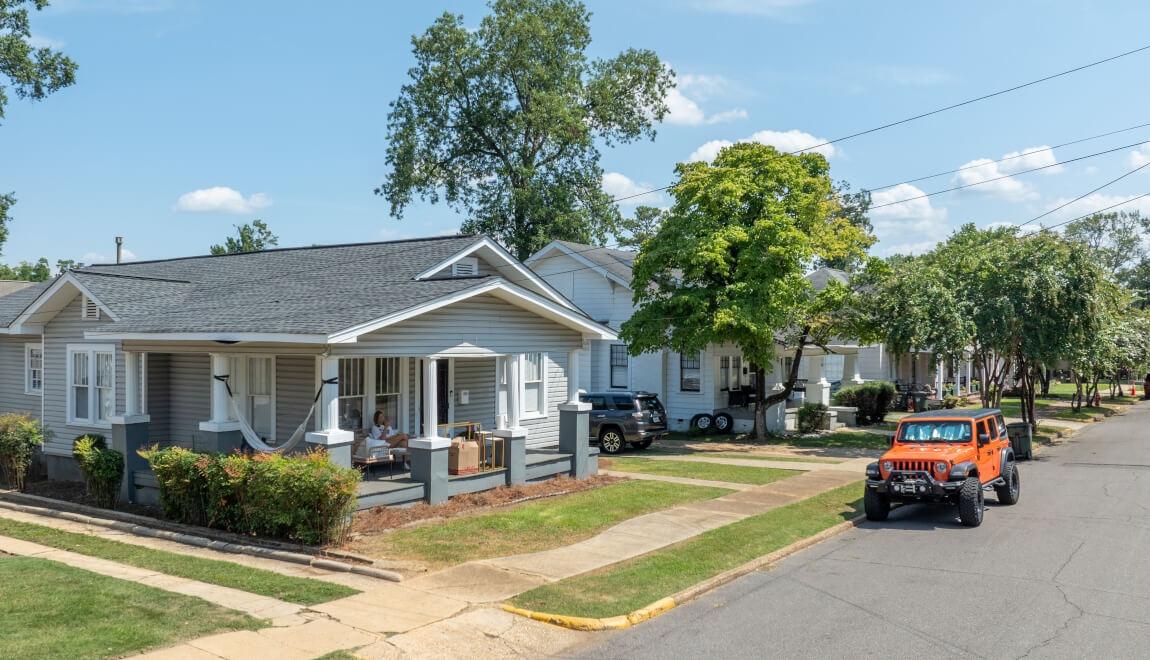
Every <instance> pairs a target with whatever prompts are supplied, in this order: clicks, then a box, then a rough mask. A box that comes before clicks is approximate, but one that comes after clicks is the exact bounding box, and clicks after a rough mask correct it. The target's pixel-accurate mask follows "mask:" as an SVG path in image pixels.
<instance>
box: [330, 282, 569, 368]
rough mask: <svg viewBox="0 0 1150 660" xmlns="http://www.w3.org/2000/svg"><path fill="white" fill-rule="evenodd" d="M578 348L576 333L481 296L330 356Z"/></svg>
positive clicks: (343, 346)
mask: <svg viewBox="0 0 1150 660" xmlns="http://www.w3.org/2000/svg"><path fill="white" fill-rule="evenodd" d="M581 345H582V337H581V336H580V335H579V333H577V332H574V331H572V330H569V329H567V328H565V327H563V326H561V325H559V324H558V323H555V322H554V321H551V320H548V319H546V318H543V317H541V316H538V315H536V314H533V313H532V312H529V311H527V310H524V309H522V308H520V307H516V306H515V305H512V304H510V303H508V302H505V301H503V300H500V299H499V298H496V297H495V296H491V295H483V296H476V297H474V298H470V299H468V300H464V301H461V302H458V303H455V304H453V305H449V306H447V307H444V308H441V309H437V310H435V311H433V312H428V313H427V314H423V315H421V316H418V317H416V318H413V319H410V320H407V321H403V322H401V323H397V324H396V325H393V326H390V327H387V328H384V329H382V330H379V331H376V332H372V333H367V334H365V335H363V336H361V337H359V339H358V340H357V341H356V342H355V343H352V344H337V345H334V346H332V354H334V355H380V356H426V355H451V356H459V357H463V356H475V357H483V356H494V355H497V354H501V353H525V352H530V351H569V350H572V349H576V348H579V347H580V346H581Z"/></svg>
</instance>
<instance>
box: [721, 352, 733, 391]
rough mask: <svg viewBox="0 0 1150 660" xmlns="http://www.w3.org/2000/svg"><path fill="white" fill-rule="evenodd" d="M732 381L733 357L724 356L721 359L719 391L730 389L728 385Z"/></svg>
mask: <svg viewBox="0 0 1150 660" xmlns="http://www.w3.org/2000/svg"><path fill="white" fill-rule="evenodd" d="M730 379H731V357H730V356H729V355H723V356H721V357H720V358H719V389H721V390H725V389H728V386H727V383H728V382H729V381H730Z"/></svg>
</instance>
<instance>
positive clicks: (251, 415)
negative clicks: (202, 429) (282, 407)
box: [229, 353, 279, 444]
mask: <svg viewBox="0 0 1150 660" xmlns="http://www.w3.org/2000/svg"><path fill="white" fill-rule="evenodd" d="M229 357H231V358H232V360H231V372H232V374H231V375H232V393H233V394H234V395H235V397H236V400H237V401H239V402H240V405H242V406H243V411H244V416H245V417H246V418H247V420H248V423H249V424H251V423H252V422H253V421H254V420H255V410H254V406H253V404H252V396H254V395H253V394H252V393H251V387H250V386H249V385H250V383H251V381H250V377H249V373H248V372H249V369H248V361H249V360H252V359H258V360H267V361H268V362H269V363H270V367H271V370H270V373H269V374H268V378H269V379H270V380H269V381H268V386H269V387H268V389H269V391H270V393H269V394H267V395H261V396H268V397H269V398H270V401H269V402H268V407H269V408H270V414H271V428H270V429H269V430H268V437H267V438H265V440H267V441H268V442H270V443H272V444H275V442H276V428H277V427H278V426H279V420H278V417H277V416H276V356H275V355H268V354H266V353H263V354H260V353H244V354H239V355H232V356H229ZM253 428H254V427H253Z"/></svg>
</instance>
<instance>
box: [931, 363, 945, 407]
mask: <svg viewBox="0 0 1150 660" xmlns="http://www.w3.org/2000/svg"><path fill="white" fill-rule="evenodd" d="M934 372H935V373H934V384H935V387H934V391H935V392H937V393H938V398H940V399H941V398H942V397H943V393H942V389H943V388H944V387H946V360H944V359H942V358H941V357H937V358H935V368H934Z"/></svg>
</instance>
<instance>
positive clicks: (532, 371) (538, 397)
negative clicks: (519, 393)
mask: <svg viewBox="0 0 1150 660" xmlns="http://www.w3.org/2000/svg"><path fill="white" fill-rule="evenodd" d="M545 364H546V361H545V360H544V357H543V353H527V354H526V355H524V356H523V412H524V413H525V414H527V415H530V416H535V417H542V416H544V415H546V414H547V386H546V374H545V373H544V365H545Z"/></svg>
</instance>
